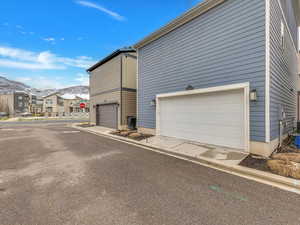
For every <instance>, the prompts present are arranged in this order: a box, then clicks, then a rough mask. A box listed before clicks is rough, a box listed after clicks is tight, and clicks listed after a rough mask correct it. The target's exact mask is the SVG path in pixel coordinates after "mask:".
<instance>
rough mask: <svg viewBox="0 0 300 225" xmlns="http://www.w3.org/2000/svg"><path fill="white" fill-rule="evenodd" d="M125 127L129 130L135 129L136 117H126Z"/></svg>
mask: <svg viewBox="0 0 300 225" xmlns="http://www.w3.org/2000/svg"><path fill="white" fill-rule="evenodd" d="M127 126H128V129H130V130H135V129H136V117H135V116H128V117H127Z"/></svg>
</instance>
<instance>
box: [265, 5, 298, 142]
mask: <svg viewBox="0 0 300 225" xmlns="http://www.w3.org/2000/svg"><path fill="white" fill-rule="evenodd" d="M281 21H284V20H283V14H282V11H281V9H280V6H279V4H278V2H277V0H276V1H275V0H274V1H271V27H270V34H271V42H270V50H271V61H270V64H271V77H270V119H271V123H270V126H271V128H270V129H271V140H274V139H276V138H278V137H279V113H278V111H279V108H280V107H281V106H283V108H284V111H285V113H286V120H285V122H286V124H287V126H286V127H285V129H284V133H287V132H289V131H292V129H293V126H294V122H295V120H296V116H297V115H296V113H297V108H296V107H297V87H296V80H295V79H296V76H297V67H298V65H297V63H298V61H297V55H296V51H295V49H294V46H293V40H292V38H291V37H290V35H289V34H288V30H287V27H285V43H284V50H283V49H282V47H281Z"/></svg>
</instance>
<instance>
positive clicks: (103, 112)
mask: <svg viewBox="0 0 300 225" xmlns="http://www.w3.org/2000/svg"><path fill="white" fill-rule="evenodd" d="M97 125H98V126H102V127H109V128H113V129H117V127H118V105H117V104H109V105H98V106H97Z"/></svg>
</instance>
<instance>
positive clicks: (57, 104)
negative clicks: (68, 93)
mask: <svg viewBox="0 0 300 225" xmlns="http://www.w3.org/2000/svg"><path fill="white" fill-rule="evenodd" d="M43 111H44V113H45V115H46V116H53V117H54V116H62V115H63V113H64V99H63V98H62V97H61V96H60V95H59V94H58V93H53V94H50V95H48V96H45V97H44V106H43Z"/></svg>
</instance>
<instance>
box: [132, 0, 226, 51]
mask: <svg viewBox="0 0 300 225" xmlns="http://www.w3.org/2000/svg"><path fill="white" fill-rule="evenodd" d="M225 1H226V0H206V1H204V2H202V3H200V4H198V5H197V6H195V7H194V8H192V9H190V10H189V11H187V12H186V13H184V14H183V15H181V16H179V17H177V18H176V19H174V20H172V21H171V22H169V23H168V24H166V25H165V26H163V27H162V28H160V29H159V30H157V31H155V32H153V33H152V34H150V35H149V36H146V37H145V38H144V39H142V40H141V41H139V42H138V43H136V44H135V45H134V46H133V47H134V48H135V49H138V48H141V47H143V46H145V45H147V44H149V43H151V42H152V41H155V40H156V39H158V38H160V37H162V36H164V35H166V34H168V33H169V32H171V31H173V30H175V29H176V28H178V27H180V26H182V25H184V24H186V23H188V22H189V21H191V20H193V19H194V18H196V17H198V16H200V15H202V14H204V13H206V12H208V11H209V10H211V9H212V8H214V7H216V6H218V5H220V4H222V3H223V2H225Z"/></svg>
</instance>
